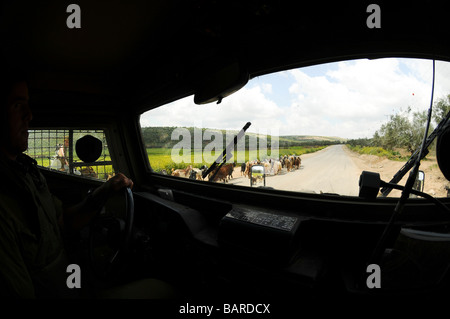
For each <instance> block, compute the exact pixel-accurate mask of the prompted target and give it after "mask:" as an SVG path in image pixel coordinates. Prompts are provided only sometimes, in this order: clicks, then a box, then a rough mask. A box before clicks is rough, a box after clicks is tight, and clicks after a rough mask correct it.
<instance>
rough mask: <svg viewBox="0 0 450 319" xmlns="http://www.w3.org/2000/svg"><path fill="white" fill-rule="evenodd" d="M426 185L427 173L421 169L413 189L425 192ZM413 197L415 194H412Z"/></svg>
mask: <svg viewBox="0 0 450 319" xmlns="http://www.w3.org/2000/svg"><path fill="white" fill-rule="evenodd" d="M424 187H425V173H424V172H423V171H419V172H418V173H417V176H416V181H415V182H414V185H413V189H415V190H416V191H419V192H423V189H424ZM411 197H416V196H415V195H411Z"/></svg>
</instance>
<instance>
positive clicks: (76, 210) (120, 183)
mask: <svg viewBox="0 0 450 319" xmlns="http://www.w3.org/2000/svg"><path fill="white" fill-rule="evenodd" d="M126 187H130V188H132V187H133V181H132V180H131V179H129V178H128V177H126V176H125V175H124V174H122V173H118V174H116V175H115V176H114V177H112V178H111V179H109V180H108V181H106V182H105V183H104V184H103V185H102V186H100V187H98V188H97V189H95V190H94V191H93V192H92V193H91V194H90V195H89V196H88V197H87V198H86V199H85V200H83V201H82V202H81V203H78V204H76V205H74V206H70V207H67V208H66V209H65V210H64V214H63V217H64V218H60V224H61V226H64V228H65V229H66V230H72V231H78V230H80V229H82V228H83V227H84V226H86V225H87V224H89V222H90V221H91V219H92V218H93V217H94V216H95V215H96V214H97V212H98V211H99V210H100V208H101V207H102V206H103V205H104V203H105V202H106V200H107V199H108V198H109V196H111V195H112V194H114V193H117V192H119V191H120V190H122V189H124V188H126Z"/></svg>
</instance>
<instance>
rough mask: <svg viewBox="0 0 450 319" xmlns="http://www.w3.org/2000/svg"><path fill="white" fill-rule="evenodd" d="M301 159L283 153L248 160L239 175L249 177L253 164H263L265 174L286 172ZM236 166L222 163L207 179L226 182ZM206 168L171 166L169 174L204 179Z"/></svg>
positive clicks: (293, 167) (296, 167)
mask: <svg viewBox="0 0 450 319" xmlns="http://www.w3.org/2000/svg"><path fill="white" fill-rule="evenodd" d="M301 163H302V160H301V158H300V156H298V155H284V156H281V157H280V158H279V159H265V160H263V161H259V160H254V161H248V162H246V163H242V164H241V176H244V177H248V178H250V177H251V174H250V172H251V167H252V166H253V165H263V166H264V173H265V174H266V175H277V174H279V173H280V172H281V170H282V169H283V168H284V169H286V171H287V172H290V171H291V170H294V169H299V168H300V165H301ZM235 167H236V164H235V163H229V164H224V165H222V166H221V167H220V168H219V169H218V170H217V169H215V170H213V171H211V172H210V173H209V174H208V176H207V177H205V179H206V178H207V179H208V181H212V182H218V181H222V182H224V183H227V182H228V180H230V179H232V178H233V172H234V168H235ZM207 170H208V167H207V166H206V165H203V166H202V167H200V168H195V167H192V165H188V166H187V167H186V168H184V169H174V168H172V171H171V175H172V176H178V177H185V178H190V179H197V180H205V179H203V174H204V173H205V172H206V171H207ZM163 174H167V172H165V171H163Z"/></svg>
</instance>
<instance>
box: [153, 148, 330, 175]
mask: <svg viewBox="0 0 450 319" xmlns="http://www.w3.org/2000/svg"><path fill="white" fill-rule="evenodd" d="M325 147H326V146H294V147H290V148H280V149H279V150H278V154H273V156H272V154H271V152H270V149H268V150H267V152H266V151H264V150H261V151H260V152H258V151H257V150H245V151H234V152H233V157H232V158H231V162H235V163H242V162H243V161H245V162H247V161H249V160H255V159H259V160H264V159H266V158H271V157H279V156H284V155H298V156H300V155H303V154H308V153H313V152H317V151H319V150H322V149H324V148H325ZM220 154H222V151H217V152H211V153H210V154H208V153H203V154H202V151H201V150H191V152H190V154H183V152H180V154H176V153H175V154H174V155H175V157H172V149H166V148H148V149H147V155H148V159H149V161H150V164H151V166H152V168H153V170H155V171H156V172H160V171H162V170H166V171H167V172H170V171H171V170H172V168H173V169H180V168H181V169H183V168H186V167H187V166H188V165H192V167H196V168H199V167H201V166H202V165H207V166H210V165H211V164H212V163H213V162H214V160H216V159H217V157H218V156H219V155H220ZM177 155H179V156H177ZM174 158H175V159H176V161H174ZM199 159H201V161H200V160H199Z"/></svg>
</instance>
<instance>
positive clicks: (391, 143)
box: [372, 108, 433, 154]
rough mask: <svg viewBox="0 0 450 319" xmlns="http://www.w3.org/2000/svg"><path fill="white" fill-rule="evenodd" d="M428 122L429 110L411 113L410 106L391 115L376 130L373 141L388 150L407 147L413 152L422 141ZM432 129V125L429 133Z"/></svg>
mask: <svg viewBox="0 0 450 319" xmlns="http://www.w3.org/2000/svg"><path fill="white" fill-rule="evenodd" d="M426 122H427V111H422V112H414V113H412V114H411V108H408V109H407V110H406V111H404V112H400V113H397V114H395V115H391V116H390V117H389V121H388V122H387V123H385V124H383V125H382V126H381V128H380V130H379V131H376V132H375V134H374V136H373V138H372V142H373V144H374V145H378V146H381V147H383V148H384V149H387V150H394V148H406V149H407V150H408V151H409V152H410V153H411V154H412V153H414V151H415V150H416V149H418V148H419V147H420V145H421V143H422V140H423V135H424V134H425V125H426ZM432 130H433V128H432V127H430V130H429V133H430V132H431V131H432Z"/></svg>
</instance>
